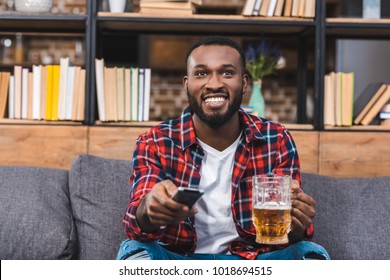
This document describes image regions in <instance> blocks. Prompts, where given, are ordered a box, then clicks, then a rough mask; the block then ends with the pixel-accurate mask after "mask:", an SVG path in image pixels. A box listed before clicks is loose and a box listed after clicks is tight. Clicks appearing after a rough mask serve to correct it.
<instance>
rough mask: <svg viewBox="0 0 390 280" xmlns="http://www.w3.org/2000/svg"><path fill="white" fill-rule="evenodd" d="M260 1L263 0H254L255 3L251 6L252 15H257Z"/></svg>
mask: <svg viewBox="0 0 390 280" xmlns="http://www.w3.org/2000/svg"><path fill="white" fill-rule="evenodd" d="M262 2H263V0H256V2H255V5H254V7H253V12H252V16H255V17H257V16H258V15H259V12H260V7H261V3H262Z"/></svg>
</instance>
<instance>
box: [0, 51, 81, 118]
mask: <svg viewBox="0 0 390 280" xmlns="http://www.w3.org/2000/svg"><path fill="white" fill-rule="evenodd" d="M85 74H86V73H85V70H84V69H82V68H81V67H80V66H70V65H69V58H61V59H60V65H46V66H43V65H33V66H32V71H31V72H30V71H29V69H28V68H23V67H22V66H19V65H15V66H14V74H13V75H12V76H11V75H9V74H8V75H4V74H2V75H1V83H0V87H1V91H0V97H1V98H0V104H1V105H0V106H1V107H0V109H1V110H0V114H1V117H5V111H6V110H5V109H4V106H6V105H5V103H6V102H7V101H5V100H7V89H8V118H10V119H26V120H48V121H58V120H69V121H83V120H84V104H85V78H86V76H85ZM7 83H8V86H6V84H7ZM4 96H5V97H4Z"/></svg>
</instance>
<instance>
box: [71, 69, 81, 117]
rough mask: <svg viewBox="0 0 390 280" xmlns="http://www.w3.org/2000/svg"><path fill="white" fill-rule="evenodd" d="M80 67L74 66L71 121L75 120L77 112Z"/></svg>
mask: <svg viewBox="0 0 390 280" xmlns="http://www.w3.org/2000/svg"><path fill="white" fill-rule="evenodd" d="M80 76H81V67H80V66H75V69H74V86H73V104H72V107H73V109H72V120H73V121H76V120H77V113H78V111H79V108H78V107H79V106H80V104H79V103H80V101H79V95H80V94H81V93H80V81H81V77H80Z"/></svg>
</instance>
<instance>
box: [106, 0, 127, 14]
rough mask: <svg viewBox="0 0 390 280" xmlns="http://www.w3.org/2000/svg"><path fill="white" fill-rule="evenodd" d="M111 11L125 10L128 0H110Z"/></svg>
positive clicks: (121, 11) (120, 11) (119, 11)
mask: <svg viewBox="0 0 390 280" xmlns="http://www.w3.org/2000/svg"><path fill="white" fill-rule="evenodd" d="M108 5H109V6H110V12H111V13H123V12H124V11H125V6H126V0H109V1H108Z"/></svg>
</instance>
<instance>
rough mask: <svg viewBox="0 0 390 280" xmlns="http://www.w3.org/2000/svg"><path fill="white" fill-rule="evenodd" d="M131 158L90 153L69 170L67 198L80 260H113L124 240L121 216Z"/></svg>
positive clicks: (128, 187) (80, 158)
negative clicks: (104, 156) (116, 157)
mask: <svg viewBox="0 0 390 280" xmlns="http://www.w3.org/2000/svg"><path fill="white" fill-rule="evenodd" d="M131 173H132V167H131V162H130V161H125V160H114V159H105V158H101V157H96V156H90V155H80V156H79V157H77V158H76V159H75V160H74V162H73V164H72V167H71V169H70V170H69V191H70V200H71V205H72V210H73V216H74V218H75V224H76V228H77V235H78V241H79V253H78V258H79V259H85V260H95V259H115V258H116V255H117V252H118V250H119V245H120V243H121V242H122V241H123V240H125V238H126V236H125V235H124V227H123V224H122V217H123V215H124V213H125V210H126V206H127V204H128V201H129V191H130V185H129V178H130V174H131Z"/></svg>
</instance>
